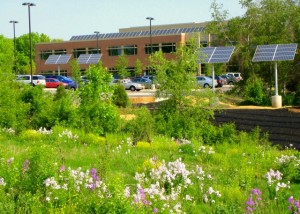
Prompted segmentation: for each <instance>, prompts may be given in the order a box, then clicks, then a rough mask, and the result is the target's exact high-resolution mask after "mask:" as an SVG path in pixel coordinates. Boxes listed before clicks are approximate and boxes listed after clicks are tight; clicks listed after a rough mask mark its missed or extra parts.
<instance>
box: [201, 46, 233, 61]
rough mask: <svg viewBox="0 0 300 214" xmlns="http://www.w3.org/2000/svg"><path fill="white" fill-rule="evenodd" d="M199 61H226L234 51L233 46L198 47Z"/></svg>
mask: <svg viewBox="0 0 300 214" xmlns="http://www.w3.org/2000/svg"><path fill="white" fill-rule="evenodd" d="M199 50H200V54H199V56H198V60H199V62H200V63H227V62H228V61H229V60H230V57H231V55H232V53H233V51H234V46H227V47H204V48H200V49H199Z"/></svg>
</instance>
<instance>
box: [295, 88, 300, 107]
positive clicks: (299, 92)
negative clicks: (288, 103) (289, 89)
mask: <svg viewBox="0 0 300 214" xmlns="http://www.w3.org/2000/svg"><path fill="white" fill-rule="evenodd" d="M293 104H294V105H296V106H300V84H298V85H297V89H296V93H295V96H294V100H293Z"/></svg>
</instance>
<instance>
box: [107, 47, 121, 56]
mask: <svg viewBox="0 0 300 214" xmlns="http://www.w3.org/2000/svg"><path fill="white" fill-rule="evenodd" d="M121 54H122V48H121V46H112V47H109V48H108V56H119V55H121Z"/></svg>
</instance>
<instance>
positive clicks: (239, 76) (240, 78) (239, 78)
mask: <svg viewBox="0 0 300 214" xmlns="http://www.w3.org/2000/svg"><path fill="white" fill-rule="evenodd" d="M227 75H228V76H229V77H232V78H235V80H236V82H238V81H240V80H243V78H242V76H241V73H227Z"/></svg>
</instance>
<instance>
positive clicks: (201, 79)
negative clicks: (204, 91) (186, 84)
mask: <svg viewBox="0 0 300 214" xmlns="http://www.w3.org/2000/svg"><path fill="white" fill-rule="evenodd" d="M196 80H197V86H198V87H199V86H200V87H203V88H207V87H212V86H213V79H212V78H210V77H208V76H196ZM217 84H218V83H217V80H215V85H217Z"/></svg>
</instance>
